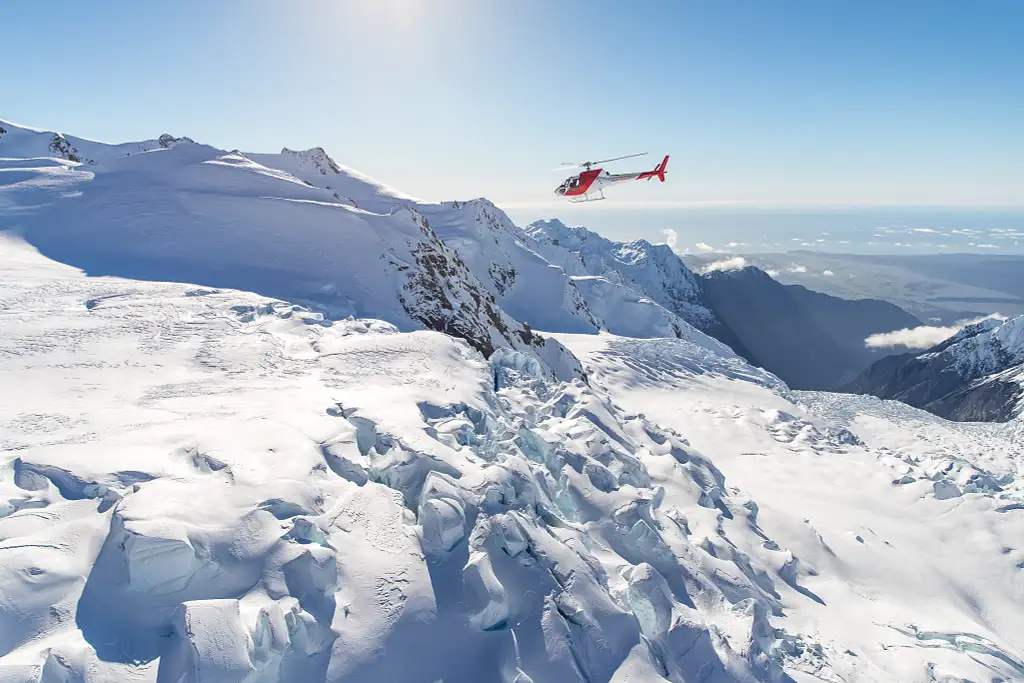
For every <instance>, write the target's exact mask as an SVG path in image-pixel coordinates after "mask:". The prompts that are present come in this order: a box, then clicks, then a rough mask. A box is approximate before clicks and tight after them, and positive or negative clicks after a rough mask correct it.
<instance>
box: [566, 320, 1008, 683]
mask: <svg viewBox="0 0 1024 683" xmlns="http://www.w3.org/2000/svg"><path fill="white" fill-rule="evenodd" d="M560 339H561V340H562V341H563V343H565V344H566V345H568V346H569V347H570V348H571V349H572V350H573V351H574V352H575V353H576V354H577V355H578V356H579V357H580V358H581V360H582V361H583V363H584V367H585V368H586V369H587V370H588V372H589V373H590V377H591V384H592V385H593V386H594V388H595V389H596V390H598V391H607V392H608V394H609V396H610V397H611V398H612V400H613V401H615V402H616V403H617V404H618V405H620V406H622V407H623V408H624V409H625V410H627V411H629V412H631V413H638V414H643V415H644V416H645V418H646V419H647V420H650V421H653V422H657V423H659V424H661V425H663V426H664V427H665V428H674V429H676V430H678V431H679V432H680V433H681V434H683V435H684V436H686V438H687V439H688V440H689V442H690V443H692V444H693V446H694V447H696V448H697V449H699V450H700V451H701V452H702V453H704V454H705V455H706V456H707V457H709V458H710V459H711V460H712V461H713V462H714V463H715V465H716V466H717V467H718V468H719V469H720V470H721V471H722V473H723V475H724V476H725V477H726V481H727V482H728V484H729V485H730V486H736V487H738V490H734V489H731V488H729V487H727V488H726V489H725V490H726V491H727V492H728V493H729V494H730V495H732V496H734V497H735V496H738V495H741V494H739V490H742V492H743V493H742V495H744V496H750V502H749V503H747V508H748V509H749V510H750V511H751V517H750V518H746V519H745V518H744V517H742V516H737V517H735V518H733V519H729V517H728V516H727V515H725V516H724V517H723V519H722V520H721V524H722V525H723V527H724V528H726V529H731V528H734V527H735V526H737V525H740V526H742V525H747V524H749V523H750V522H751V520H752V519H754V518H755V517H754V515H755V514H756V528H757V531H758V533H759V534H763V538H762V542H763V545H762V546H761V547H757V548H751V547H745V546H742V545H740V546H739V547H732V548H729V549H726V550H724V551H721V550H719V548H718V547H717V546H714V545H711V546H704V547H705V549H706V550H707V551H708V552H711V553H714V554H715V555H716V556H717V557H730V555H729V553H731V557H733V558H734V559H735V558H736V557H737V555H738V552H742V553H743V556H744V557H745V558H746V561H747V562H749V565H750V566H751V567H752V568H753V569H754V570H755V571H757V569H758V568H763V567H764V566H765V564H766V562H767V560H766V557H768V556H770V552H769V550H771V551H774V549H775V548H780V549H782V552H783V553H785V554H786V555H787V556H788V557H789V558H790V560H789V563H788V564H787V565H785V566H784V568H783V571H782V572H781V576H782V577H783V579H784V581H783V582H781V583H780V582H778V581H777V580H776V579H774V578H773V579H772V588H773V590H774V591H775V592H776V594H777V598H778V603H777V607H778V608H777V611H776V613H775V616H773V617H772V619H771V624H772V627H773V629H774V634H775V637H776V639H777V640H776V648H777V649H776V652H777V653H778V656H779V658H780V661H782V662H783V663H784V666H785V669H786V672H787V673H788V674H789V675H791V676H792V677H793V679H794V680H797V681H807V682H811V681H836V682H839V681H844V682H847V683H850V682H852V681H865V682H867V681H900V682H911V681H950V682H956V683H964V682H965V681H1004V682H1005V681H1019V680H1024V638H1022V634H1024V616H1022V615H1024V593H1022V592H1021V581H1022V571H1024V569H1022V568H1024V548H1022V546H1021V543H1020V539H1021V538H1022V537H1024V479H1022V477H1021V463H1022V462H1024V430H1022V428H1021V425H1020V423H1012V424H1009V425H985V424H973V425H961V424H956V423H950V422H946V421H945V420H942V419H939V418H937V417H934V416H932V415H930V414H928V413H924V412H922V411H919V410H916V409H914V408H910V407H908V406H905V405H903V404H900V403H894V402H883V401H880V400H878V399H875V398H871V397H862V396H850V395H842V394H824V393H815V392H799V393H796V392H794V393H790V392H788V391H787V390H786V389H785V387H784V386H781V385H779V384H778V383H776V384H773V383H772V382H771V381H768V380H766V379H765V378H764V377H763V376H762V377H758V376H756V375H752V374H751V371H750V370H748V371H747V372H746V373H745V374H737V373H736V371H735V370H733V369H731V368H730V367H729V366H728V365H723V364H721V363H718V364H716V365H711V366H710V367H709V366H708V365H707V362H706V360H704V359H702V360H701V361H699V362H698V363H695V362H694V359H695V354H694V351H693V349H692V348H689V347H688V345H687V344H686V343H685V342H682V341H673V340H638V339H621V338H615V337H608V336H601V337H594V336H571V335H561V336H560ZM695 365H696V367H694V366H695ZM776 382H777V381H776ZM723 515H724V512H723ZM694 540H696V539H694Z"/></svg>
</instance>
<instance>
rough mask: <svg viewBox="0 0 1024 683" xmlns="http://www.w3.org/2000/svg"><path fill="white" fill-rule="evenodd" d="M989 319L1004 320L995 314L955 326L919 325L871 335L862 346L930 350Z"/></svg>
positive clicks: (1003, 317)
mask: <svg viewBox="0 0 1024 683" xmlns="http://www.w3.org/2000/svg"><path fill="white" fill-rule="evenodd" d="M989 318H993V319H995V320H1006V317H1005V316H1002V315H999V314H998V313H995V314H993V315H988V316H985V317H983V318H974V319H973V320H960V321H958V322H957V324H956V325H948V326H942V327H940V326H935V325H921V326H920V327H908V328H905V329H902V330H893V331H892V332H881V333H879V334H873V335H871V336H870V337H868V338H867V339H865V340H864V345H865V346H867V347H869V348H872V349H890V348H895V347H897V346H902V347H904V348H906V349H910V350H912V351H924V350H925V349H930V348H931V347H933V346H935V345H937V344H941V343H942V342H944V341H946V340H947V339H949V338H950V337H952V336H953V335H954V334H956V333H957V332H959V331H960V330H962V329H963V328H964V327H966V326H968V325H974V324H975V323H980V322H981V321H982V320H988V319H989Z"/></svg>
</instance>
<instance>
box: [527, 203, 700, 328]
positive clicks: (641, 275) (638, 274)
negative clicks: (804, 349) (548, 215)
mask: <svg viewBox="0 0 1024 683" xmlns="http://www.w3.org/2000/svg"><path fill="white" fill-rule="evenodd" d="M525 231H526V233H527V234H528V235H530V237H532V238H533V239H534V240H536V244H537V247H536V249H537V251H539V252H540V253H541V254H543V255H544V256H545V257H546V258H547V259H548V260H549V261H551V262H552V263H554V264H556V265H558V266H561V267H562V268H563V269H565V271H566V272H567V273H569V274H570V275H571V276H573V278H574V279H575V281H576V284H577V286H578V287H580V289H581V290H582V291H583V292H584V298H585V299H586V301H587V304H588V305H589V306H590V308H591V310H594V311H596V312H599V313H598V315H599V317H600V318H601V319H602V320H603V321H605V325H604V326H605V329H609V330H611V331H612V332H616V333H618V334H626V335H629V336H645V335H643V334H635V333H631V332H630V331H628V330H618V329H615V327H616V326H623V325H624V321H628V320H631V319H633V318H635V317H638V316H637V315H636V312H637V311H638V310H640V309H641V308H646V309H649V310H646V311H644V313H643V314H641V316H639V317H644V318H647V319H659V320H660V321H661V329H663V330H664V332H666V333H665V334H662V335H660V336H666V337H670V336H680V335H679V334H673V331H674V330H681V329H683V328H684V327H685V326H684V325H683V323H688V324H689V325H692V326H693V327H696V328H697V329H699V330H704V331H709V332H712V333H713V332H717V331H718V329H719V327H720V325H719V322H718V320H717V319H716V318H715V316H714V314H713V313H712V312H711V311H710V310H708V308H707V306H706V305H705V304H704V302H703V300H702V297H701V290H700V285H699V284H698V281H697V277H696V276H695V275H694V273H693V272H692V271H691V270H690V269H689V268H687V267H686V266H685V265H684V264H683V262H682V260H680V258H679V257H678V256H677V255H676V253H675V252H673V251H672V249H671V248H670V247H669V246H668V245H667V244H651V243H650V242H648V241H646V240H635V241H633V242H613V241H612V240H609V239H606V238H604V237H602V236H601V235H598V234H597V233H595V232H592V231H590V230H587V229H586V228H583V227H569V226H567V225H565V224H564V223H562V222H561V221H559V220H557V219H551V220H545V221H536V222H534V223H531V224H530V225H528V226H527V227H526V228H525Z"/></svg>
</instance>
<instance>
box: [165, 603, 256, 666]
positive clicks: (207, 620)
mask: <svg viewBox="0 0 1024 683" xmlns="http://www.w3.org/2000/svg"><path fill="white" fill-rule="evenodd" d="M171 627H172V628H173V635H172V636H171V643H170V644H169V645H168V649H167V650H166V651H165V654H164V655H163V656H162V657H161V658H160V668H159V672H158V674H157V683H204V682H205V681H216V682H217V683H242V682H243V681H245V680H247V679H248V678H249V677H250V674H251V673H254V671H255V669H254V667H253V665H252V662H251V660H250V657H249V634H248V632H247V631H246V629H245V627H244V626H243V624H242V618H241V613H240V611H239V607H238V601H237V600H228V599H225V600H200V601H193V602H184V603H182V604H181V606H180V607H178V609H177V610H176V611H175V612H174V615H173V616H172V617H171Z"/></svg>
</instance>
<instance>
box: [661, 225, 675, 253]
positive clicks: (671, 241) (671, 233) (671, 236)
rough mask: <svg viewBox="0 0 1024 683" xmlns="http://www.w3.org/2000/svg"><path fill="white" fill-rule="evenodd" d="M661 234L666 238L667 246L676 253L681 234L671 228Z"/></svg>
mask: <svg viewBox="0 0 1024 683" xmlns="http://www.w3.org/2000/svg"><path fill="white" fill-rule="evenodd" d="M661 234H662V235H664V236H665V244H667V245H668V248H669V249H671V250H672V251H676V245H677V244H679V233H677V232H676V231H675V230H672V229H670V228H666V229H665V230H662V231H661Z"/></svg>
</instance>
